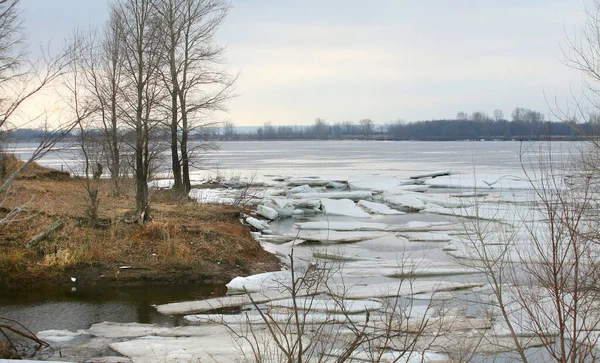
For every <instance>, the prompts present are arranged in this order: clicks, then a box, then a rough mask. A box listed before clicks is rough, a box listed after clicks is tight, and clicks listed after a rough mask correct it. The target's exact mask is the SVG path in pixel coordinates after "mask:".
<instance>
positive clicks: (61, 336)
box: [37, 330, 81, 343]
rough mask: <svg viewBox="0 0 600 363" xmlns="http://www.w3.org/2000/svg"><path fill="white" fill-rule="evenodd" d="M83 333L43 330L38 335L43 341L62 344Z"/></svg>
mask: <svg viewBox="0 0 600 363" xmlns="http://www.w3.org/2000/svg"><path fill="white" fill-rule="evenodd" d="M79 335H81V333H74V332H71V331H68V330H42V331H40V332H38V333H37V337H38V338H40V339H41V340H45V341H47V342H54V343H62V342H68V341H71V340H73V339H74V338H75V337H76V336H79Z"/></svg>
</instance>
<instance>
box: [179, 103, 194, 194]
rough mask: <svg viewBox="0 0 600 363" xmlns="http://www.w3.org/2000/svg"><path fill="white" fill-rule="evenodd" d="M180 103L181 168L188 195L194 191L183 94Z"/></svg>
mask: <svg viewBox="0 0 600 363" xmlns="http://www.w3.org/2000/svg"><path fill="white" fill-rule="evenodd" d="M179 101H180V103H181V168H182V171H183V175H182V176H183V187H184V191H185V192H186V194H187V193H189V192H190V190H192V182H191V181H190V155H189V152H188V145H187V144H188V134H189V129H188V120H187V109H186V103H185V99H184V97H183V94H182V92H179Z"/></svg>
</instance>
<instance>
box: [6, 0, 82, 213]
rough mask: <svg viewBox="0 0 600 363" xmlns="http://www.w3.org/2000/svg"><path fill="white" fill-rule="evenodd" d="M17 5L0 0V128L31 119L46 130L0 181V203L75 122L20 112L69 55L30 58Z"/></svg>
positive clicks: (65, 63)
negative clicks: (29, 153) (22, 176)
mask: <svg viewBox="0 0 600 363" xmlns="http://www.w3.org/2000/svg"><path fill="white" fill-rule="evenodd" d="M18 6H19V0H0V132H5V131H10V130H13V129H16V128H18V127H22V126H24V125H27V124H32V123H34V122H36V123H43V124H44V125H46V127H45V130H46V132H45V133H44V136H43V138H42V140H41V141H40V143H39V144H38V146H37V148H36V150H34V152H33V153H32V155H31V157H30V158H29V159H28V160H26V161H25V162H24V163H23V164H22V165H21V166H20V167H19V168H18V169H17V170H16V171H14V172H12V173H10V174H9V175H6V178H5V179H3V180H2V181H1V182H0V193H2V194H3V197H2V202H0V206H1V205H2V204H4V203H5V202H6V200H7V197H8V193H9V190H10V187H11V185H12V182H13V181H14V179H15V178H16V177H17V175H18V174H19V173H20V172H21V171H22V170H23V169H25V168H26V167H28V166H29V165H30V164H31V163H33V162H34V161H36V160H38V159H39V158H41V157H42V156H44V155H45V154H46V153H48V152H49V151H50V150H51V149H52V148H53V147H54V146H55V145H56V143H57V142H58V141H60V140H61V138H62V137H63V136H65V135H66V134H68V133H69V131H70V130H72V129H73V127H75V125H76V123H75V122H74V121H73V120H72V119H68V121H64V122H56V120H54V121H55V123H54V125H53V126H49V124H50V120H49V118H50V115H48V114H46V113H41V114H38V115H34V116H31V115H28V114H27V113H25V112H20V111H22V110H23V106H24V105H25V104H26V103H27V101H29V100H31V99H32V98H34V97H35V96H36V95H39V94H40V93H41V92H42V90H44V89H45V88H47V87H48V86H49V85H50V84H52V83H53V82H55V81H56V80H57V79H58V78H59V77H61V76H62V75H63V74H64V73H65V72H66V70H67V66H68V64H69V61H70V57H69V55H68V51H66V52H61V53H60V54H59V55H58V56H56V57H50V56H49V55H47V54H46V55H45V57H44V58H43V59H42V60H40V61H38V62H33V61H30V60H29V59H28V55H27V49H26V47H25V45H24V42H23V40H24V35H23V32H22V26H21V19H20V17H19V8H18ZM17 115H18V117H17ZM19 210H20V208H16V209H14V210H12V211H10V212H9V213H8V215H7V216H5V217H4V218H2V219H1V220H0V224H2V223H5V222H7V221H10V220H14V219H13V218H14V217H15V216H16V215H17V214H18V212H19Z"/></svg>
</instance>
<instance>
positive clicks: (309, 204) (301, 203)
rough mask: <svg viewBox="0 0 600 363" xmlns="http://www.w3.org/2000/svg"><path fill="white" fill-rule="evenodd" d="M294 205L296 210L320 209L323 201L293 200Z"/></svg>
mask: <svg viewBox="0 0 600 363" xmlns="http://www.w3.org/2000/svg"><path fill="white" fill-rule="evenodd" d="M292 204H293V205H294V207H295V208H302V209H319V208H321V201H320V200H319V199H293V200H292Z"/></svg>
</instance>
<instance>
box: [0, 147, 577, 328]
mask: <svg viewBox="0 0 600 363" xmlns="http://www.w3.org/2000/svg"><path fill="white" fill-rule="evenodd" d="M219 146H220V149H219V150H218V151H213V152H210V153H208V154H206V155H204V157H203V159H202V163H201V164H199V168H198V169H197V170H195V171H194V172H193V176H194V178H195V179H205V178H209V177H214V176H216V175H218V176H221V177H224V178H232V177H240V178H246V179H254V180H256V181H266V182H270V181H272V180H273V179H274V176H275V175H280V176H285V177H320V178H331V179H336V180H347V179H348V177H349V176H351V175H356V174H378V175H388V176H396V177H403V178H406V177H409V176H411V175H414V174H419V173H425V172H431V171H435V170H448V171H452V172H453V173H456V174H463V175H467V176H468V175H474V176H475V175H477V174H490V173H494V174H503V175H513V176H517V177H524V176H525V173H526V172H533V171H535V170H536V169H537V168H538V167H539V166H540V164H539V163H540V160H548V159H551V160H552V162H553V164H554V165H555V166H556V167H568V166H569V165H570V164H571V163H572V161H573V160H575V159H576V158H577V157H578V155H579V154H580V152H581V150H582V148H583V147H584V146H585V145H584V144H582V143H578V142H553V143H552V144H547V143H539V142H531V143H528V142H523V143H521V142H510V141H508V142H505V141H498V142H494V141H485V142H484V141H481V142H478V141H475V142H474V141H463V142H407V141H401V142H376V141H262V142H256V141H254V142H222V143H220V144H219ZM32 147H33V145H25V144H23V145H17V146H15V147H14V148H13V151H14V152H15V153H16V154H17V155H18V156H19V157H21V158H27V157H28V155H30V153H31V150H32ZM63 147H64V148H63V150H62V151H60V152H56V153H52V154H49V155H47V156H45V157H44V158H43V159H42V160H41V161H40V164H42V165H46V166H50V167H54V168H57V169H63V170H65V169H67V170H69V168H70V169H73V165H76V164H77V160H78V155H77V152H76V149H74V148H70V147H69V146H68V145H63ZM165 159H166V160H168V159H169V158H168V157H166V158H165ZM443 191H444V190H443V189H442V190H441V192H443ZM420 218H421V219H420V221H428V222H439V221H442V220H444V219H443V218H444V217H441V216H439V215H429V214H422V215H421V217H420ZM306 220H309V219H306ZM337 220H340V221H346V220H347V219H344V218H336V217H333V218H332V219H331V221H332V222H335V221H337ZM411 220H414V217H411V215H410V214H409V215H404V216H393V217H381V218H380V219H379V220H378V222H382V223H390V224H401V223H405V222H409V221H411ZM293 224H294V220H287V221H282V222H279V223H274V224H273V227H274V229H276V232H279V233H285V232H286V231H289V230H293ZM436 253H437V254H439V256H438V257H437V258H439V259H443V258H444V253H443V252H441V250H438V251H436ZM429 257H431V256H429ZM437 258H436V259H437ZM225 291H226V289H225V288H224V287H223V286H199V285H185V286H162V287H151V286H146V287H136V288H115V289H86V288H85V287H81V286H78V287H77V288H71V287H67V288H59V289H51V290H40V291H36V292H33V293H32V292H27V293H19V292H14V293H6V292H3V293H2V294H0V316H4V317H8V318H14V319H16V320H19V321H21V322H22V323H24V324H25V325H27V326H28V327H30V329H31V330H32V331H34V332H37V331H40V330H46V329H67V330H71V331H75V330H77V329H87V328H89V326H90V325H91V324H93V323H97V322H102V321H112V322H140V323H156V324H159V325H170V326H174V325H179V324H181V323H182V321H181V320H180V319H179V318H175V317H168V316H163V315H160V314H158V313H157V312H156V311H155V309H154V308H153V307H152V305H153V304H163V303H168V302H173V301H182V300H190V299H199V298H205V297H212V296H215V295H222V294H224V293H225Z"/></svg>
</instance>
